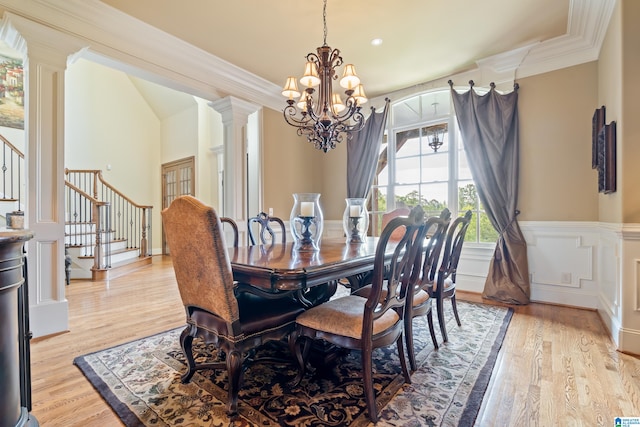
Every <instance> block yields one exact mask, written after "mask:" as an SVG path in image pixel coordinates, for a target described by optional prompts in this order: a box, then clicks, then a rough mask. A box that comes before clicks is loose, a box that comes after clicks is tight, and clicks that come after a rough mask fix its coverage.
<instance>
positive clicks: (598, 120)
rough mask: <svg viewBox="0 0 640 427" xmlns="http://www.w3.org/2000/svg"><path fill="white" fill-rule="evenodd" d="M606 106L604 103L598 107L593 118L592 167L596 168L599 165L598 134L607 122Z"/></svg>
mask: <svg viewBox="0 0 640 427" xmlns="http://www.w3.org/2000/svg"><path fill="white" fill-rule="evenodd" d="M605 119H606V118H605V108H604V105H603V106H602V107H600V108H597V109H596V111H595V112H594V113H593V118H592V119H591V168H592V169H596V168H597V167H598V134H599V133H600V130H601V129H602V128H603V127H604V122H605Z"/></svg>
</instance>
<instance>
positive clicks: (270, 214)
mask: <svg viewBox="0 0 640 427" xmlns="http://www.w3.org/2000/svg"><path fill="white" fill-rule="evenodd" d="M269 216H273V208H269Z"/></svg>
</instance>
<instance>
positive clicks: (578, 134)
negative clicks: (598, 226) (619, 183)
mask: <svg viewBox="0 0 640 427" xmlns="http://www.w3.org/2000/svg"><path fill="white" fill-rule="evenodd" d="M518 83H519V85H520V89H519V97H518V112H519V120H520V193H519V203H518V209H520V211H521V214H520V216H519V218H518V219H519V220H521V221H597V220H598V196H597V195H598V184H597V173H596V171H595V169H591V117H592V116H593V112H594V110H595V109H596V107H597V106H598V100H597V90H598V69H597V63H596V62H590V63H586V64H582V65H578V66H575V67H570V68H566V69H562V70H558V71H554V72H550V73H545V74H540V75H537V76H533V77H529V78H525V79H519V80H518Z"/></svg>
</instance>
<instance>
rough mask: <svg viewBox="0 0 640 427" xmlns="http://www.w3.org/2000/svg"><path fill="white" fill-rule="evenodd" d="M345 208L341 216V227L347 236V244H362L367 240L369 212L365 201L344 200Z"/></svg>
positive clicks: (357, 199)
mask: <svg viewBox="0 0 640 427" xmlns="http://www.w3.org/2000/svg"><path fill="white" fill-rule="evenodd" d="M345 201H346V202H347V207H346V208H345V210H344V214H343V215H342V227H343V229H344V234H345V235H346V236H347V243H362V242H364V241H365V240H366V238H367V232H368V230H369V212H368V211H367V199H365V198H348V199H345Z"/></svg>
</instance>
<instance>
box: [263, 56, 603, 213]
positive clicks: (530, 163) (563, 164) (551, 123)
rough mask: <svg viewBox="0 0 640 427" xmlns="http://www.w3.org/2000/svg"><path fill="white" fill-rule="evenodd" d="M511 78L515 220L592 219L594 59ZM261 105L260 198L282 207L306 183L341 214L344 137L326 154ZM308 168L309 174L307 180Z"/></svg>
mask: <svg viewBox="0 0 640 427" xmlns="http://www.w3.org/2000/svg"><path fill="white" fill-rule="evenodd" d="M518 82H519V84H520V90H519V101H518V106H519V118H520V147H521V151H520V195H519V203H518V208H519V209H520V211H521V215H520V217H519V219H520V220H522V221H597V220H598V190H597V185H598V184H597V173H596V171H595V170H594V169H592V168H591V117H592V115H593V112H594V110H595V108H596V107H597V106H598V105H599V104H598V64H597V62H591V63H587V64H582V65H579V66H575V67H570V68H566V69H563V70H559V71H554V72H551V73H546V74H541V75H537V76H534V77H529V78H525V79H520V80H519V81H518ZM266 111H268V112H269V113H268V114H265V120H264V122H265V138H266V139H271V140H272V142H269V143H267V144H266V145H265V159H264V173H265V201H266V202H267V204H268V205H269V206H271V205H270V203H273V206H274V207H276V206H277V208H276V209H277V210H285V211H287V212H288V210H289V209H290V207H291V204H292V198H291V193H292V192H294V188H295V189H296V190H295V191H311V190H308V189H310V188H313V189H314V191H319V192H321V193H322V196H321V198H320V200H321V203H322V206H323V209H324V212H325V219H329V220H338V219H341V218H342V213H343V211H344V206H345V202H344V198H345V197H346V193H347V190H346V162H347V150H346V144H345V143H342V144H340V145H339V146H338V147H337V148H336V149H335V150H332V151H329V152H328V153H326V154H325V153H323V152H322V151H318V150H316V149H314V148H313V147H311V145H310V144H308V143H306V142H305V140H304V138H301V137H298V136H297V135H296V133H295V129H293V128H292V127H291V126H289V125H287V124H286V123H285V122H284V120H283V118H282V114H281V113H280V112H275V111H273V110H266ZM274 135H278V137H274ZM276 143H279V144H282V145H281V150H279V151H280V152H279V151H274V150H271V149H270V148H269V146H270V145H271V146H275V144H276ZM285 153H287V154H286V156H285ZM285 158H287V159H305V160H304V162H306V163H308V166H304V167H302V166H301V165H300V164H299V163H300V162H302V161H301V160H296V161H293V160H291V161H287V162H283V160H284V159H285ZM292 163H293V164H292ZM274 165H276V166H274ZM310 173H314V174H315V179H314V180H313V181H311V180H310V178H311V177H310V175H309V174H310ZM289 180H293V182H288V181H289ZM318 182H320V183H321V185H320V186H318V185H317V184H318ZM286 216H288V214H287V215H286Z"/></svg>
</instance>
